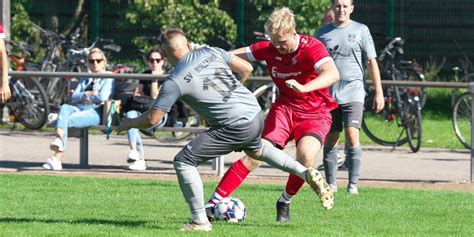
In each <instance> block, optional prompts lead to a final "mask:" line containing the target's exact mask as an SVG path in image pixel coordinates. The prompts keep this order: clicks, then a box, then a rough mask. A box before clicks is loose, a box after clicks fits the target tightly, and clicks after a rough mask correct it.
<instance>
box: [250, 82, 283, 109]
mask: <svg viewBox="0 0 474 237" xmlns="http://www.w3.org/2000/svg"><path fill="white" fill-rule="evenodd" d="M253 94H254V95H255V97H256V98H257V101H258V104H259V105H260V108H261V109H262V113H263V114H264V115H265V116H266V115H267V114H268V111H269V110H270V107H271V106H272V104H273V102H275V100H276V98H277V96H278V89H277V87H276V85H275V84H274V83H267V84H265V85H263V86H260V87H259V88H257V89H256V90H255V91H254V92H253Z"/></svg>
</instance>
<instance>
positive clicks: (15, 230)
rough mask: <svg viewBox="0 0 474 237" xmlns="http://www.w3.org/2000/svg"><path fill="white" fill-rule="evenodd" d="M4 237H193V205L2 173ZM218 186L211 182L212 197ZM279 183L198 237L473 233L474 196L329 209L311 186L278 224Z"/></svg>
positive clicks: (152, 188)
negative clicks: (239, 219)
mask: <svg viewBox="0 0 474 237" xmlns="http://www.w3.org/2000/svg"><path fill="white" fill-rule="evenodd" d="M0 183H1V184H2V185H1V187H2V188H1V189H0V230H1V231H0V236H65V235H68V236H69V235H74V236H78V235H81V236H189V235H190V234H186V233H181V232H179V231H178V229H179V228H180V227H181V226H182V225H183V224H184V223H185V222H186V221H187V220H188V218H189V213H188V208H187V206H186V204H185V202H184V199H183V197H182V196H181V192H180V191H179V188H178V185H177V183H176V182H173V181H156V180H127V179H106V178H88V177H59V176H43V175H41V176H40V175H19V174H3V175H0ZM215 185H216V183H205V192H206V198H207V196H208V195H210V193H211V191H212V190H213V188H214V187H215ZM281 189H282V187H281V186H280V185H256V184H252V185H250V184H248V185H243V186H242V187H241V188H240V189H239V190H238V191H237V192H236V193H235V196H237V197H239V198H240V199H242V200H243V202H244V203H245V204H246V206H247V209H248V219H247V220H246V221H245V222H244V223H242V224H237V225H236V224H227V223H223V222H217V223H214V226H213V232H212V233H192V235H193V236H321V235H325V236H336V235H341V236H354V235H363V236H368V235H373V236H387V235H410V236H420V235H424V236H433V235H437V236H448V235H456V236H473V235H474V226H473V220H474V193H467V192H448V191H417V190H395V189H393V190H392V189H377V188H361V189H360V192H361V195H359V196H350V195H348V194H347V193H346V192H344V191H341V192H338V193H336V195H335V198H336V203H335V208H334V209H333V210H330V211H326V210H324V209H323V208H322V206H321V204H320V203H319V201H318V200H316V197H315V196H314V193H312V192H311V191H310V189H309V187H308V186H304V187H303V189H302V191H301V192H300V194H299V195H298V196H297V198H296V199H295V202H294V204H293V205H292V206H291V208H292V222H291V224H278V223H276V222H275V221H274V218H275V210H274V204H275V201H276V198H277V197H278V195H279V194H280V190H281Z"/></svg>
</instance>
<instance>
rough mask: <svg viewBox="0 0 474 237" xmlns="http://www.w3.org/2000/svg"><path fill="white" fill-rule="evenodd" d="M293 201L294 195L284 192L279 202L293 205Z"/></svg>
mask: <svg viewBox="0 0 474 237" xmlns="http://www.w3.org/2000/svg"><path fill="white" fill-rule="evenodd" d="M291 199H293V195H290V194H288V193H286V191H283V192H282V193H281V196H280V199H278V202H284V203H291Z"/></svg>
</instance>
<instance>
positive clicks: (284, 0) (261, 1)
mask: <svg viewBox="0 0 474 237" xmlns="http://www.w3.org/2000/svg"><path fill="white" fill-rule="evenodd" d="M250 2H251V3H252V4H254V5H255V7H256V8H257V10H258V11H260V12H261V13H262V14H261V15H260V16H259V17H258V21H259V24H261V25H262V26H263V25H264V24H265V22H266V21H267V19H268V16H269V15H270V14H271V13H272V11H273V10H274V9H275V8H282V7H289V8H290V9H291V10H292V11H293V13H294V14H295V20H296V25H297V31H298V32H299V33H302V34H306V35H314V32H315V31H316V29H318V28H319V27H320V26H321V21H322V19H323V14H324V12H325V11H326V10H327V9H329V8H330V7H331V1H330V0H305V1H301V0H250Z"/></svg>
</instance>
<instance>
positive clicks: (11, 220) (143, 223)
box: [0, 217, 164, 229]
mask: <svg viewBox="0 0 474 237" xmlns="http://www.w3.org/2000/svg"><path fill="white" fill-rule="evenodd" d="M33 222H40V223H46V224H87V225H111V226H120V227H122V226H125V227H147V228H150V227H151V228H154V229H164V228H163V227H161V226H160V225H159V223H156V222H147V221H119V220H102V219H93V218H92V219H91V218H87V219H80V220H54V219H39V218H38V219H36V218H15V217H3V218H0V223H33Z"/></svg>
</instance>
